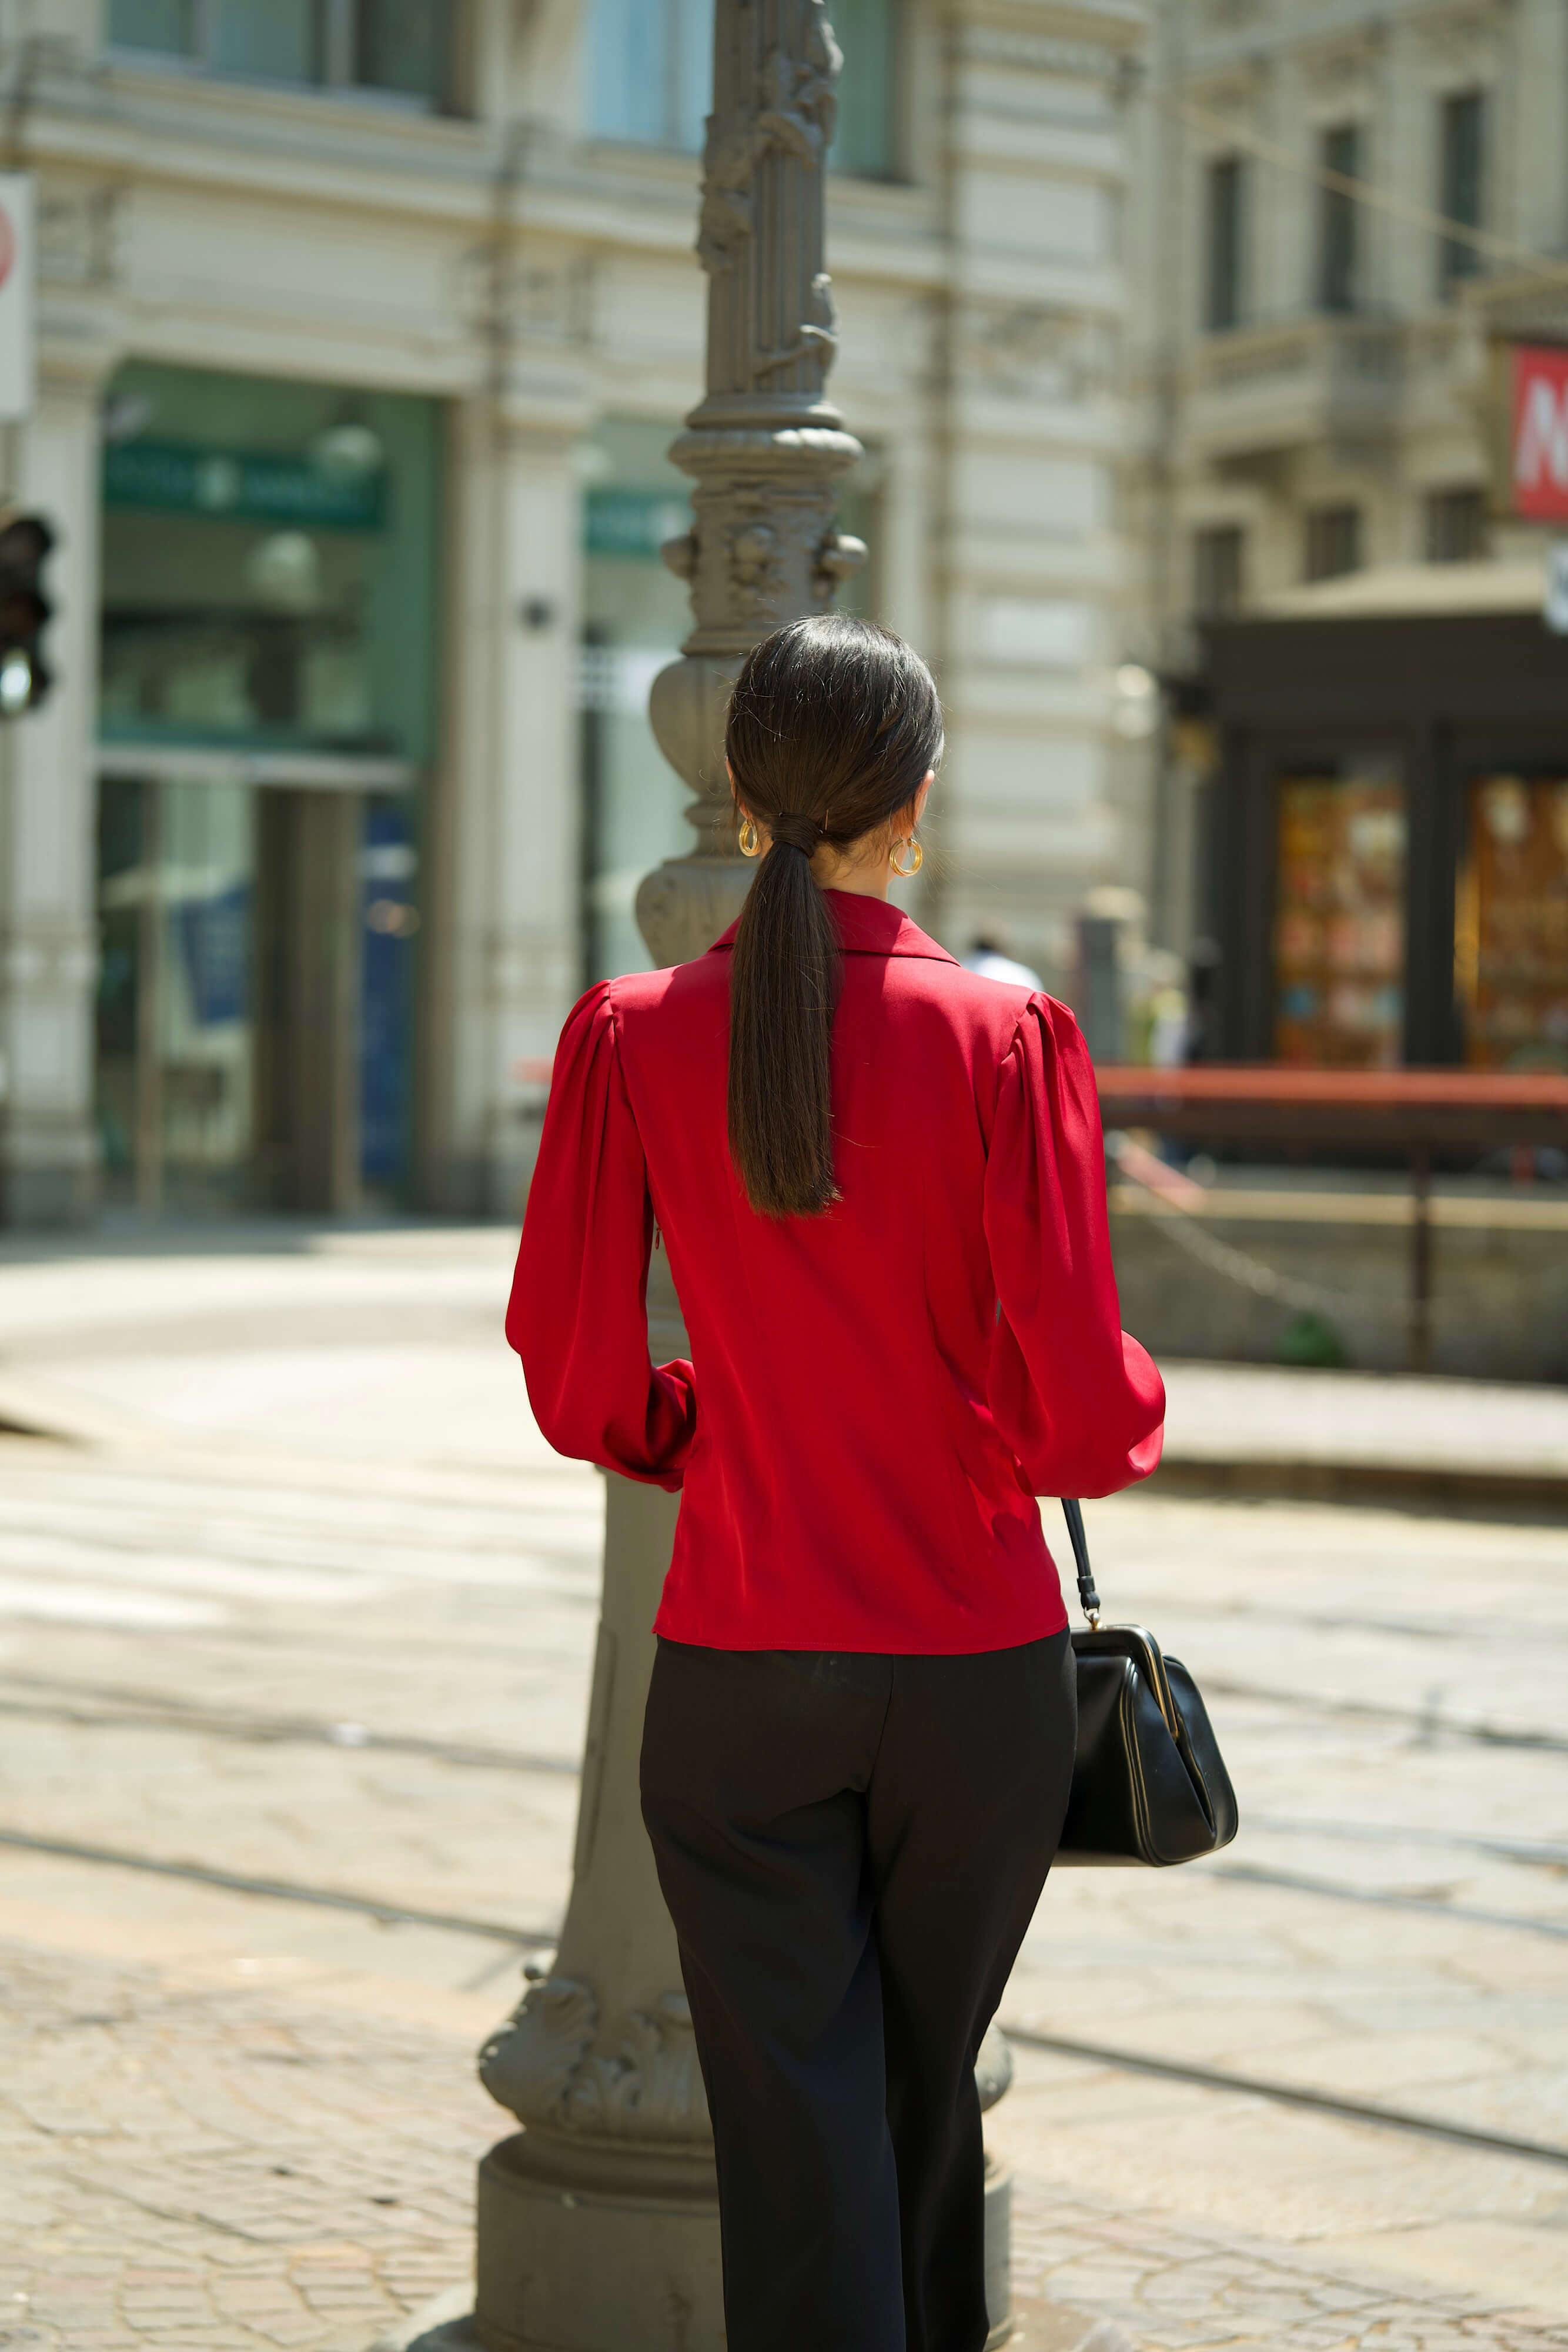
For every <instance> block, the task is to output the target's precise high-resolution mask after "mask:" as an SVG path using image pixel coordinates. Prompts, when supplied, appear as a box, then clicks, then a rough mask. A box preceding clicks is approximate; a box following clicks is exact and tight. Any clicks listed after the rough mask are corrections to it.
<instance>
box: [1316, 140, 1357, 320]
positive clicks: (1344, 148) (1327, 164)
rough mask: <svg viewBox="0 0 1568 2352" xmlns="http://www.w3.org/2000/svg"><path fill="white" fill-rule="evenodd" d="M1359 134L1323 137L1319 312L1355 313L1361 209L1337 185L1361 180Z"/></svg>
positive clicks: (1320, 156) (1320, 189) (1321, 156)
mask: <svg viewBox="0 0 1568 2352" xmlns="http://www.w3.org/2000/svg"><path fill="white" fill-rule="evenodd" d="M1361 150H1362V134H1361V126H1360V124H1359V123H1356V122H1342V123H1340V124H1338V125H1337V126H1336V127H1335V128H1334V129H1333V130H1332V131H1324V132H1323V135H1322V142H1321V144H1320V147H1319V151H1318V160H1319V163H1320V164H1321V166H1322V171H1323V173H1324V175H1325V183H1332V184H1324V185H1322V186H1321V187H1320V188H1319V190H1318V308H1319V310H1333V311H1344V310H1354V309H1355V307H1356V304H1357V301H1358V299H1359V296H1360V289H1359V287H1358V285H1357V282H1356V279H1357V272H1358V265H1359V262H1360V253H1359V250H1358V247H1359V237H1360V228H1361V208H1360V205H1359V204H1358V202H1357V200H1356V198H1355V196H1354V194H1352V193H1351V191H1350V189H1349V188H1347V187H1344V186H1343V185H1341V183H1342V182H1343V181H1345V180H1359V179H1360V178H1361V176H1362V160H1361Z"/></svg>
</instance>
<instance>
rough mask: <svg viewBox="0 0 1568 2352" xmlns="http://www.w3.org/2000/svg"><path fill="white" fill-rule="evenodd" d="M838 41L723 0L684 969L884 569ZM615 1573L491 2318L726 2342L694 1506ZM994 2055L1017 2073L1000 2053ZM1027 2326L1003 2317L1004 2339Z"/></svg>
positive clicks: (996, 2296) (663, 888)
mask: <svg viewBox="0 0 1568 2352" xmlns="http://www.w3.org/2000/svg"><path fill="white" fill-rule="evenodd" d="M839 64H840V57H839V50H838V47H837V44H836V43H835V41H834V39H833V35H832V30H831V26H830V24H829V21H828V16H827V11H826V8H825V7H824V5H823V0H718V12H717V25H716V34H715V62H714V110H713V113H712V115H711V117H710V118H709V121H708V129H707V144H706V153H705V158H704V179H703V192H702V213H701V221H700V227H699V233H698V240H697V252H698V255H699V257H700V258H701V260H702V264H703V267H704V268H705V269H706V271H707V275H708V322H707V389H706V396H705V398H704V399H703V401H702V403H701V405H700V406H699V407H697V408H696V409H695V410H694V412H693V414H692V415H691V416H690V417H689V418H688V420H687V429H686V431H685V433H684V434H683V435H682V436H681V437H680V438H679V439H678V440H677V441H676V442H675V443H674V446H673V448H672V450H671V455H672V457H674V461H675V463H676V464H677V465H678V466H680V467H683V468H684V469H685V471H686V472H687V473H689V474H690V475H691V476H692V477H693V478H694V480H695V485H696V487H695V492H694V494H693V505H694V507H695V518H696V519H695V526H694V528H693V529H692V530H691V531H690V532H689V533H688V534H686V536H685V537H684V538H682V539H679V540H675V541H671V542H670V543H669V544H668V545H667V546H666V547H665V548H664V560H665V562H667V563H668V564H669V565H670V568H671V569H672V570H673V571H674V572H676V573H677V574H678V575H679V576H680V577H681V578H683V579H685V580H688V581H689V582H690V583H691V593H692V605H693V612H694V616H695V627H694V629H693V631H692V634H691V635H690V636H689V637H688V639H687V640H686V643H685V648H684V650H683V653H682V656H681V658H680V659H679V660H678V661H675V662H674V663H672V664H671V666H670V667H668V668H667V669H665V670H664V671H663V672H662V673H661V674H660V676H659V677H657V678H656V679H655V680H654V683H653V694H652V698H651V702H650V717H651V719H652V721H653V730H654V733H655V735H656V736H657V738H658V740H659V744H660V747H661V749H662V750H663V751H664V754H665V756H666V758H667V759H668V760H669V761H670V763H671V765H672V766H673V767H674V769H675V770H676V772H677V773H678V774H680V775H681V776H682V777H683V778H684V779H685V782H686V783H687V784H688V785H689V786H690V787H691V790H692V793H693V795H694V797H693V800H692V803H691V804H690V806H689V808H688V809H687V812H686V815H687V821H688V823H689V824H691V825H692V827H693V829H694V832H695V835H696V839H695V844H694V845H693V847H692V849H691V850H690V851H689V852H688V853H687V854H686V855H685V856H682V857H678V858H674V859H671V860H669V861H668V862H666V863H665V864H664V866H660V867H658V868H657V869H656V870H655V871H654V872H653V873H652V874H650V875H648V876H647V877H646V878H645V879H644V881H643V886H642V888H641V890H640V891H639V893H638V898H637V917H638V921H639V923H640V925H641V927H642V930H643V937H644V938H645V939H646V940H647V942H648V945H649V949H650V950H651V951H652V953H653V955H654V956H655V957H656V959H657V960H658V961H659V962H660V963H661V964H671V963H676V962H680V961H685V959H687V958H689V957H692V956H695V955H699V954H701V953H702V952H703V950H705V949H706V948H707V947H708V946H709V945H710V944H711V942H712V941H713V940H714V939H715V938H716V936H717V935H718V933H719V932H720V931H721V930H723V929H724V928H725V927H726V925H727V923H728V922H729V921H730V920H731V919H732V918H733V916H734V915H735V913H736V912H737V909H738V908H739V905H740V902H741V899H742V898H743V897H744V895H745V891H746V886H747V880H748V879H749V868H748V867H747V866H746V864H745V863H744V861H743V860H742V859H741V858H740V857H739V856H738V854H737V849H736V845H735V839H734V826H733V822H732V818H731V812H730V807H729V797H728V791H727V784H726V781H725V772H724V753H723V721H724V705H725V699H726V697H727V693H728V690H729V687H730V683H731V681H732V679H733V677H734V676H735V672H736V670H737V667H738V666H739V663H740V660H741V658H742V656H744V654H745V653H746V651H747V647H748V646H752V645H753V644H755V643H756V642H757V640H758V638H759V637H762V636H765V635H768V632H769V631H770V630H772V629H775V628H777V627H779V625H781V624H782V623H783V622H785V621H787V620H789V619H791V618H793V617H794V616H795V615H797V614H803V613H811V612H817V611H821V610H822V609H824V608H825V607H826V606H827V605H828V604H829V603H830V602H831V598H832V596H833V594H834V592H835V590H836V589H837V587H838V585H839V583H840V582H841V580H842V579H843V578H844V577H845V576H846V575H847V574H848V573H849V572H852V571H853V570H854V569H855V567H856V566H857V565H858V564H860V563H861V562H863V560H864V557H865V549H864V547H863V545H862V543H861V541H858V540H851V539H845V538H842V537H841V536H840V534H839V533H838V531H837V530H835V529H834V524H833V510H834V484H835V482H836V481H837V479H838V478H839V477H840V476H841V475H842V474H843V473H844V472H846V471H847V469H848V468H849V467H851V466H852V465H853V463H854V461H855V459H856V458H857V457H859V456H860V454H861V452H860V444H859V442H857V441H856V440H855V439H854V438H853V436H852V435H851V434H849V433H846V432H845V431H844V429H843V425H842V423H841V419H840V416H839V413H838V411H837V409H836V408H834V407H833V406H832V405H831V403H830V402H829V401H828V400H827V398H826V397H825V395H824V392H823V383H824V379H825V377H826V375H827V373H828V370H829V368H830V366H831V362H832V358H833V353H834V348H835V340H836V337H835V321H834V314H833V305H832V299H831V290H830V288H829V283H828V278H827V274H826V272H825V270H824V269H823V268H822V247H823V218H822V215H823V178H824V160H825V157H826V153H827V150H828V148H829V146H830V144H831V140H832V132H833V121H834V113H835V100H834V97H833V80H834V77H835V75H836V74H837V72H838V68H839ZM648 1309H649V1323H650V1339H651V1343H652V1347H653V1355H654V1359H655V1360H661V1359H663V1358H666V1357H669V1356H673V1355H677V1354H681V1353H683V1352H685V1344H686V1343H685V1334H684V1332H683V1330H682V1328H681V1321H680V1309H679V1306H678V1303H677V1301H676V1299H675V1297H674V1289H673V1287H672V1286H671V1285H670V1281H669V1275H668V1270H667V1263H666V1261H665V1259H664V1257H663V1256H662V1255H660V1256H655V1258H654V1261H653V1276H651V1278H650V1283H649V1295H648ZM607 1486H608V1495H607V1504H606V1519H605V1550H604V1587H603V1601H602V1611H601V1622H600V1632H599V1647H598V1653H597V1655H596V1658H595V1662H594V1672H593V1683H592V1694H591V1700H590V1706H589V1720H588V1737H587V1743H586V1748H585V1752H584V1758H583V1779H582V1792H581V1797H580V1809H579V1816H578V1829H577V1848H576V1853H575V1856H574V1860H573V1880H572V1891H571V1899H570V1904H569V1906H568V1909H567V1916H566V1922H565V1926H564V1927H563V1929H562V1933H561V1940H560V1946H559V1951H558V1952H557V1955H556V1958H555V1961H554V1965H553V1968H552V1970H551V1973H550V1974H549V1976H548V1977H546V1978H544V1979H541V1980H539V1981H537V1982H535V1983H534V1984H532V1985H531V1986H530V1987H529V1988H528V1990H527V1992H526V1993H525V1995H524V1997H523V2000H522V2001H521V2002H520V2003H519V2005H518V2007H517V2009H516V2010H515V2011H514V2012H513V2014H512V2016H511V2017H510V2019H509V2020H508V2021H507V2023H506V2024H505V2025H504V2026H502V2027H501V2028H500V2029H499V2030H498V2032H497V2033H496V2034H495V2035H493V2036H492V2038H491V2040H490V2041H489V2042H487V2044H486V2048H485V2050H484V2052H483V2053H482V2054H481V2060H480V2073H481V2076H482V2078H483V2080H484V2082H485V2084H486V2088H487V2089H488V2090H489V2091H490V2092H491V2094H492V2095H493V2096H494V2097H495V2098H496V2099H497V2100H498V2101H499V2103H500V2104H501V2105H503V2106H505V2107H508V2108H510V2109H511V2111H512V2113H513V2114H514V2115H515V2116H517V2119H518V2121H519V2123H521V2125H522V2126H523V2129H522V2130H521V2131H520V2132H519V2133H517V2134H516V2135H515V2136H514V2137H511V2138H509V2139H506V2140H503V2141H502V2142H501V2143H500V2145H499V2146H498V2147H495V2148H493V2149H492V2150H491V2151H490V2154H489V2155H488V2156H487V2157H486V2158H485V2160H484V2163H483V2164H482V2166H481V2167H480V2174H479V2207H478V2287H477V2304H476V2326H477V2329H478V2334H479V2337H480V2340H481V2342H482V2343H483V2344H484V2345H485V2346H486V2347H487V2352H535V2347H547V2346H548V2347H551V2352H624V2347H628V2346H632V2345H635V2346H637V2347H639V2352H664V2347H668V2352H720V2347H722V2346H723V2343H724V2317H723V2308H722V2303H721V2296H720V2274H719V2254H718V2230H717V2201H716V2187H715V2177H714V2167H713V2138H712V2131H711V2126H710V2125H709V2122H708V2116H707V2108H706V2100H705V2098H704V2095H703V2086H702V2078H701V2075H700V2073H699V2071H698V2068H697V2063H696V2053H695V2048H694V2045H693V2041H692V2030H691V2021H690V2015H689V2012H688V2011H687V2007H686V2002H685V1995H684V1993H683V1991H682V1990H681V1970H680V1961H679V1958H678V1955H677V1952H676V1948H675V1938H674V1928H673V1927H672V1926H671V1924H670V1919H669V1915H668V1913H667V1912H666V1911H665V1909H664V1901H663V1898H662V1896H661V1895H660V1892H659V1887H658V1882H657V1880H656V1878H655V1875H654V1872H653V1854H652V1852H651V1850H650V1848H649V1845H648V1841H647V1837H646V1834H645V1832H644V1831H643V1822H642V1816H641V1812H640V1810H639V1804H638V1796H637V1755H638V1748H639V1744H640V1740H641V1737H642V1723H643V1704H644V1700H645V1697H646V1694H647V1686H648V1676H649V1673H650V1671H651V1668H652V1663H653V1638H652V1635H651V1634H650V1633H649V1631H648V1628H649V1626H650V1624H651V1623H652V1622H653V1614H654V1611H655V1609H656V1607H657V1605H658V1598H659V1591H660V1587H661V1585H662V1583H663V1580H664V1571H665V1570H666V1568H667V1567H668V1565H669V1559H670V1548H671V1544H672V1541H673V1538H674V1524H675V1512H676V1500H675V1498H674V1496H666V1495H664V1494H663V1493H661V1492H660V1491H659V1490H658V1489H657V1488H653V1487H648V1486H633V1485H632V1484H631V1483H630V1482H628V1481H626V1480H623V1479H620V1478H616V1477H611V1478H609V1479H608V1481H607ZM994 2049H995V2054H994V2056H992V2053H988V2058H989V2059H990V2062H991V2063H982V2070H981V2073H982V2089H983V2094H984V2092H985V2091H986V2090H988V2091H989V2093H990V2095H991V2096H997V2095H999V2093H1000V2090H1001V2089H1002V2088H1004V2087H1005V2079H1006V2070H1007V2058H1006V2052H1005V2047H1003V2046H1002V2045H1000V2044H999V2043H998V2044H996V2045H994ZM998 2189H1000V2190H1001V2193H1000V2194H993V2196H992V2198H991V2200H990V2212H991V2216H992V2221H993V2223H994V2224H995V2223H999V2224H1000V2225H1001V2226H1000V2228H999V2229H993V2231H992V2235H993V2239H994V2259H993V2263H992V2277H993V2285H992V2294H991V2307H992V2311H993V2315H998V2314H1002V2313H1005V2311H1006V2308H1007V2294H1006V2285H1007V2263H1006V2239H1005V2185H1004V2184H1000V2183H998ZM1005 2332H1006V2327H1005V2321H1004V2322H1003V2323H1002V2324H1001V2325H1000V2326H998V2328H997V2330H996V2331H995V2340H999V2337H1000V2336H1001V2335H1002V2334H1003V2333H1005Z"/></svg>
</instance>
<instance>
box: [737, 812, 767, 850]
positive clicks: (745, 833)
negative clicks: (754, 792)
mask: <svg viewBox="0 0 1568 2352" xmlns="http://www.w3.org/2000/svg"><path fill="white" fill-rule="evenodd" d="M738 837H739V841H740V854H741V856H742V857H755V856H756V855H757V853H758V850H759V849H760V848H761V846H762V844H761V842H760V840H759V839H758V833H757V827H756V824H754V823H753V821H752V819H751V818H750V817H748V816H747V817H742V819H741V821H740V834H739V836H738Z"/></svg>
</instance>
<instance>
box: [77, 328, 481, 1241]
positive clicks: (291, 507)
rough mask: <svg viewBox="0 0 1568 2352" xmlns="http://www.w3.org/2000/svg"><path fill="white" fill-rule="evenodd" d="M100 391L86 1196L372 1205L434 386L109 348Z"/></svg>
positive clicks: (385, 1193) (393, 1021) (428, 737)
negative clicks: (342, 380)
mask: <svg viewBox="0 0 1568 2352" xmlns="http://www.w3.org/2000/svg"><path fill="white" fill-rule="evenodd" d="M103 415H104V429H105V441H104V456H103V517H102V522H103V538H102V633H101V645H100V664H101V672H100V692H99V737H98V748H97V755H96V763H97V769H98V779H99V785H98V858H97V872H98V914H99V999H98V1022H97V1079H96V1098H97V1110H98V1125H99V1139H100V1149H101V1167H102V1190H103V1194H104V1197H105V1198H106V1199H108V1200H110V1201H113V1200H115V1199H117V1198H118V1199H120V1200H122V1201H134V1202H137V1203H139V1204H140V1205H141V1207H143V1208H145V1209H149V1210H154V1209H157V1208H160V1207H162V1206H167V1207H169V1208H172V1209H176V1210H183V1211H193V1212H198V1213H199V1212H202V1211H206V1210H220V1209H225V1208H230V1209H232V1208H237V1207H242V1206H256V1207H280V1208H298V1209H311V1210H333V1209H343V1208H349V1207H352V1206H355V1205H358V1204H359V1203H360V1202H363V1201H366V1200H371V1201H383V1202H392V1201H395V1200H397V1199H399V1198H400V1197H402V1194H403V1192H404V1190H405V1187H406V1184H407V1181H408V1175H409V1164H410V1143H411V1128H412V1120H413V1084H414V1070H413V1048H414V1019H413V1013H414V999H415V991H416V986H417V965H418V959H419V944H418V932H419V929H420V922H421V899H420V889H419V875H420V852H421V841H422V814H423V791H422V787H423V782H424V779H425V776H426V773H427V772H428V769H429V764H430V761H431V759H432V755H433V751H434V727H435V684H436V660H435V585H436V573H437V551H438V542H437V490H438V478H439V455H440V438H441V436H440V416H439V409H438V407H437V404H435V403H434V402H431V401H423V400H417V399H411V398H403V397H394V396H391V395H385V394H358V393H354V394H345V393H342V392H340V391H337V390H334V389H331V388H329V387H326V386H317V385H307V384H299V383H284V382H278V381H274V380H270V379H261V378H246V377H239V376H231V375H218V374H213V373H200V372H195V371H190V370H175V369H170V368H163V367H153V366H147V365H141V364H132V365H130V366H127V367H125V368H123V369H122V370H121V371H120V373H118V375H117V376H116V377H115V378H114V380H113V383H112V384H111V385H110V390H109V394H108V397H107V400H106V403H105V406H104V411H103Z"/></svg>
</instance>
